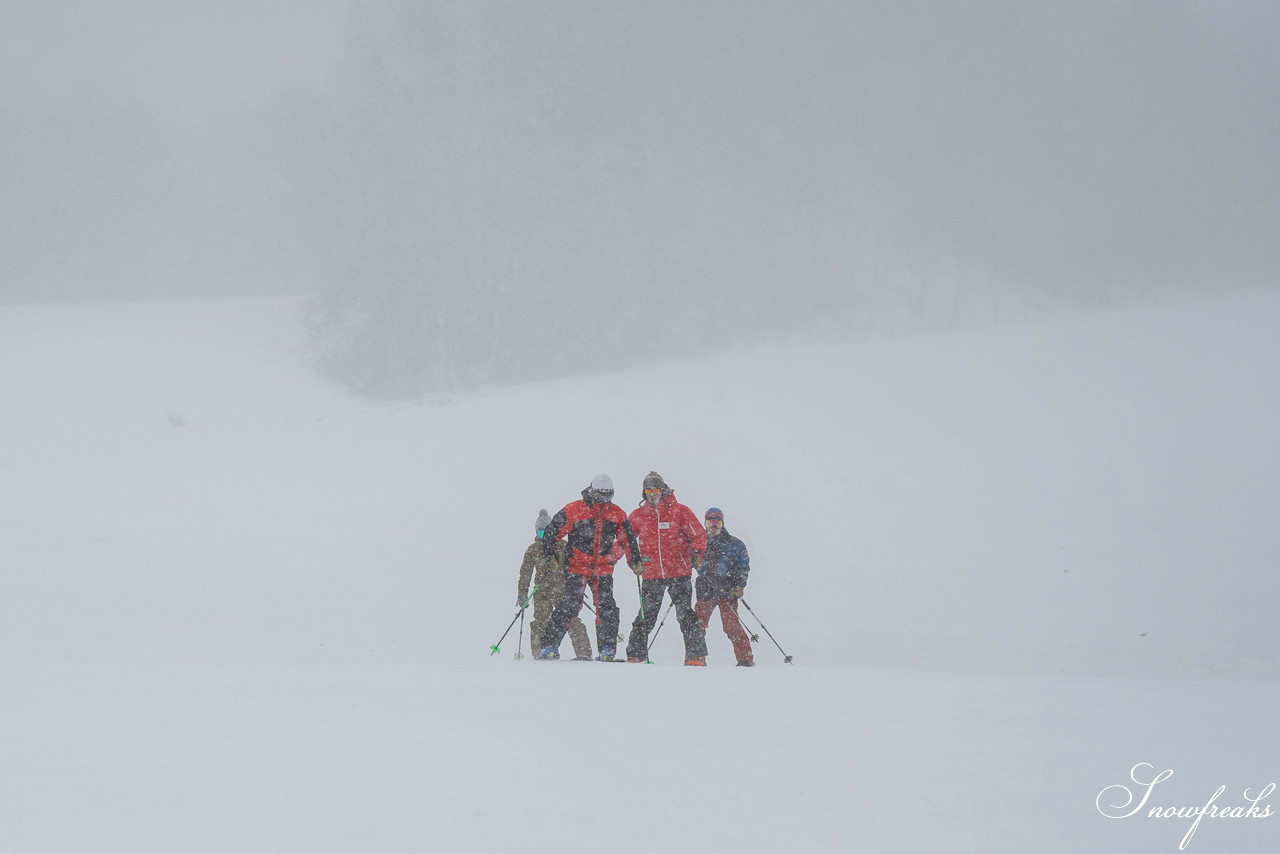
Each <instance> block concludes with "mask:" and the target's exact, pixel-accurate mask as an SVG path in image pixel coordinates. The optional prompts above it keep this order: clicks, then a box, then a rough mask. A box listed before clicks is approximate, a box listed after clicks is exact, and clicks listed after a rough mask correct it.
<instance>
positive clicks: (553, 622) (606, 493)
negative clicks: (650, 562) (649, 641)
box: [534, 474, 640, 661]
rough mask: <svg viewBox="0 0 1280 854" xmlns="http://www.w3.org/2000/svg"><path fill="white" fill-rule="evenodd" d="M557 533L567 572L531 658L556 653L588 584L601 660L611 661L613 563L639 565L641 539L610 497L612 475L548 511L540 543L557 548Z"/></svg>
mask: <svg viewBox="0 0 1280 854" xmlns="http://www.w3.org/2000/svg"><path fill="white" fill-rule="evenodd" d="M561 537H567V538H568V540H569V562H568V567H567V569H568V575H567V576H566V577H565V582H564V593H563V594H561V597H560V601H559V603H557V604H556V606H555V608H554V609H553V610H552V611H551V618H550V619H548V620H547V624H546V626H544V627H543V629H542V637H541V638H540V639H539V644H540V646H541V649H540V650H539V651H538V652H537V653H536V654H535V655H534V658H539V659H542V660H544V661H545V660H548V659H559V658H560V642H561V641H562V640H564V634H565V632H566V631H567V630H568V628H569V621H570V620H572V619H573V618H574V617H576V616H577V615H578V612H579V611H581V610H582V601H583V596H584V595H585V594H586V588H587V586H588V585H590V586H591V591H592V595H593V598H594V599H595V603H596V649H598V650H600V660H601V661H613V660H614V657H615V655H616V654H617V649H618V619H619V611H618V603H617V602H616V601H615V600H614V598H613V565H614V564H616V563H617V562H618V561H619V560H620V559H621V558H623V557H625V558H626V559H627V563H628V564H629V565H631V566H637V567H638V566H639V565H640V545H639V543H638V542H637V541H636V535H635V532H634V531H632V530H631V523H630V522H628V521H627V514H626V512H624V511H623V509H622V508H621V507H619V506H618V505H616V504H614V503H613V479H612V478H610V477H609V475H607V474H598V475H596V476H595V477H594V478H592V480H591V485H590V486H588V487H587V488H586V489H584V490H582V500H581V501H575V502H573V503H572V504H567V505H565V507H564V508H563V509H562V510H561V511H560V512H559V513H557V514H556V515H555V516H553V517H551V524H550V525H548V526H547V527H546V528H545V529H544V530H543V534H542V547H543V549H545V550H546V551H547V552H548V553H551V552H553V551H554V550H555V545H556V541H557V540H559V539H560V538H561Z"/></svg>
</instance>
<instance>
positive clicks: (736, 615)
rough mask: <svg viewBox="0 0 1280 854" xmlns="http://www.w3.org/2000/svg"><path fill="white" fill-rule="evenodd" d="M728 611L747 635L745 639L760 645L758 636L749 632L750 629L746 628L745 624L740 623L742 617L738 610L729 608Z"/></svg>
mask: <svg viewBox="0 0 1280 854" xmlns="http://www.w3.org/2000/svg"><path fill="white" fill-rule="evenodd" d="M729 610H731V611H733V618H734V619H735V620H737V621H738V625H739V626H741V627H742V630H743V631H744V632H746V633H747V637H749V638H751V642H752V643H760V636H759V635H758V634H756V633H755V632H753V631H751V629H749V628H747V624H746V623H744V622H742V615H741V614H739V613H738V609H737V608H730V609H729Z"/></svg>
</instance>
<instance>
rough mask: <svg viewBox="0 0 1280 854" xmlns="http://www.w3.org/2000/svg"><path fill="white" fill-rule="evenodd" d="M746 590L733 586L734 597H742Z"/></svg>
mask: <svg viewBox="0 0 1280 854" xmlns="http://www.w3.org/2000/svg"><path fill="white" fill-rule="evenodd" d="M744 592H745V591H744V590H743V589H742V588H741V587H735V588H733V598H734V599H741V598H742V594H743V593H744Z"/></svg>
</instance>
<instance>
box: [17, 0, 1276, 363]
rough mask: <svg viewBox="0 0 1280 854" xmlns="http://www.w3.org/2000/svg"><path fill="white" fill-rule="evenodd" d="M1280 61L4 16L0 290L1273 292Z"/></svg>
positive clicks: (1109, 42)
mask: <svg viewBox="0 0 1280 854" xmlns="http://www.w3.org/2000/svg"><path fill="white" fill-rule="evenodd" d="M1278 57H1280V5H1277V4H1274V3H1269V2H1226V3H1221V2H1207V0H1206V1H1205V2H1165V1H1164V0H1147V2H1103V0H1073V2H1061V3H1028V2H1020V0H975V2H960V3H956V2H950V1H949V0H903V2H895V3H881V2H834V1H833V0H822V1H821V2H818V1H817V0H814V2H804V3H780V2H759V1H758V0H732V2H729V0H704V2H697V3H691V2H678V3H677V2H649V3H637V2H612V0H602V1H601V2H547V3H513V2H421V3H412V2H407V0H386V1H385V2H377V3H355V4H352V5H351V6H350V7H348V5H347V4H345V3H342V2H339V0H324V2H302V0H296V2H294V1H293V0H273V2H249V1H248V0H237V2H234V3H232V2H216V3H214V2H187V3H166V2H160V0H156V2H142V0H131V2H122V3H113V4H98V3H91V2H88V0H78V2H70V0H49V2H34V0H32V1H31V2H28V0H21V2H19V1H18V0H5V2H4V3H3V4H2V5H0V62H2V63H3V64H2V65H0V72H3V75H2V77H3V82H0V120H2V121H0V156H2V157H3V160H2V161H0V163H2V167H0V168H2V170H3V171H2V172H0V198H3V202H0V205H2V207H0V249H2V250H3V252H4V255H5V259H4V260H5V262H6V263H4V265H3V269H2V270H0V301H8V302H15V301H16V302H38V301H42V300H45V299H99V298H130V297H156V296H183V295H201V296H208V295H219V294H243V293H273V294H275V293H298V294H309V293H317V292H327V293H330V294H332V293H334V292H335V289H337V290H338V291H341V290H342V289H343V288H348V289H351V288H358V289H359V288H366V287H372V288H375V289H376V288H377V287H379V286H383V287H384V288H385V287H391V288H392V289H395V288H403V287H406V282H415V281H416V282H424V281H427V280H430V284H429V285H423V286H422V287H421V288H419V290H418V293H417V295H416V296H414V297H413V298H412V299H413V300H416V301H417V302H419V303H421V304H422V305H423V306H437V307H439V306H445V305H448V304H451V303H452V304H455V305H456V304H460V303H471V304H473V305H478V306H481V307H488V308H492V309H493V311H495V312H497V311H501V310H503V309H502V307H503V306H511V305H518V306H520V309H521V310H522V311H534V310H535V308H536V307H537V306H538V305H539V303H538V298H537V296H536V295H538V294H547V293H549V292H557V293H558V292H560V289H565V292H566V293H567V292H569V291H572V290H574V289H576V293H577V295H578V297H577V299H578V301H579V302H582V303H584V304H589V305H587V307H586V308H584V309H583V310H584V311H586V312H587V313H588V314H590V313H591V312H606V311H608V310H609V306H610V304H611V300H613V299H617V298H623V297H624V296H625V295H626V294H628V293H634V292H636V291H637V290H639V289H646V290H648V291H649V292H650V293H653V294H657V295H661V296H662V297H664V298H675V297H676V296H678V295H679V294H680V293H682V292H684V291H685V290H686V289H688V288H691V287H692V288H696V289H699V290H701V291H703V292H705V293H706V294H708V295H710V296H714V297H715V298H716V299H715V300H714V302H715V303H716V304H718V305H726V304H727V305H729V306H731V307H732V309H731V310H732V311H736V312H738V313H739V314H740V315H741V316H742V319H743V321H744V322H749V323H757V322H758V321H761V318H760V317H759V315H760V314H761V313H764V314H767V315H769V318H777V317H782V318H784V319H786V320H788V322H792V323H805V322H808V321H810V320H813V321H815V322H816V320H820V319H825V320H830V318H831V317H837V316H838V317H841V318H844V319H845V320H847V321H849V322H850V323H853V322H855V320H856V317H855V316H857V315H858V314H859V312H861V313H862V315H867V314H868V313H872V312H874V311H878V310H885V306H889V307H891V308H892V307H894V306H897V309H895V310H901V306H902V305H903V304H904V303H908V304H915V305H918V306H919V307H920V309H921V310H923V311H935V312H936V311H939V310H942V311H951V310H952V309H953V308H954V307H955V306H958V305H959V304H960V303H963V302H965V301H966V300H969V301H970V302H972V301H974V300H977V299H978V298H979V297H980V296H981V294H983V293H995V292H996V291H997V290H999V291H1000V292H1001V293H1005V294H1007V293H1009V292H1014V293H1017V294H1020V295H1021V296H1022V297H1023V298H1025V299H1027V300H1029V301H1031V302H1035V301H1037V300H1041V301H1043V300H1050V301H1051V300H1054V299H1060V298H1063V296H1064V295H1066V296H1070V295H1072V294H1075V295H1085V296H1086V297H1087V298H1089V299H1095V298H1096V299H1103V298H1105V295H1106V294H1108V293H1114V292H1123V291H1126V290H1128V291H1132V292H1135V293H1137V292H1147V291H1154V292H1162V291H1166V290H1179V289H1188V288H1194V289H1212V288H1221V287H1235V286H1242V285H1260V284H1262V285H1269V284H1274V282H1275V270H1276V264H1277V260H1280V259H1278V257H1277V255H1278V253H1280V250H1278V249H1277V247H1278V246H1280V240H1277V239H1276V236H1277V225H1278V224H1280V166H1278V165H1277V163H1278V158H1277V157H1276V153H1277V152H1280V109H1278V108H1280V96H1277V93H1278V92H1280V59H1278ZM344 283H345V284H344ZM602 283H604V284H602ZM408 287H410V289H411V290H412V289H414V288H418V287H419V286H418V285H408ZM904 288H905V289H906V291H909V293H907V295H906V296H902V294H903V293H904V290H903V289H904ZM890 291H892V292H893V293H892V294H890ZM780 294H785V295H786V298H785V299H783V298H781V297H780ZM712 302H713V301H712V300H708V302H707V304H711V303H712ZM939 306H943V308H942V309H939V308H938V307H939ZM948 306H950V307H948ZM423 310H424V311H426V310H427V309H426V308H424V309H423ZM432 310H433V311H434V309H432ZM956 310H958V309H956ZM469 311H470V313H471V314H475V311H474V310H469ZM638 311H640V312H641V313H642V314H643V313H644V311H645V309H638ZM456 312H459V313H456V314H455V316H453V318H452V320H450V321H449V326H450V327H451V328H456V327H459V326H466V325H467V323H470V322H472V320H474V318H472V319H471V320H469V319H468V318H467V317H464V316H463V315H464V314H466V312H463V311H462V309H456ZM436 313H437V314H439V315H440V316H446V315H447V312H445V313H444V314H441V313H440V312H436ZM485 317H486V318H487V317H488V315H486V316H485ZM475 322H476V323H479V322H480V320H476V321H475ZM637 322H639V321H637ZM644 322H648V323H678V322H679V321H678V320H671V319H670V318H664V317H662V315H661V314H660V313H659V314H657V315H654V316H651V317H648V318H647V319H645V320H644ZM571 325H572V324H569V326H571ZM473 332H474V330H473ZM697 334H699V332H698V330H696V329H694V328H692V327H690V328H689V329H685V330H684V331H682V332H678V333H677V332H672V333H671V336H672V338H673V340H677V339H681V338H690V337H693V336H695V335H697ZM424 358H426V357H425V356H424Z"/></svg>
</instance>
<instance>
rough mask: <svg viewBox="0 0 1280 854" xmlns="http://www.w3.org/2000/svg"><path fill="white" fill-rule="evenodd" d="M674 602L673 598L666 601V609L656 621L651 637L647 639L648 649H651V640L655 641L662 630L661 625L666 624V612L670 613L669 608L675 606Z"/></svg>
mask: <svg viewBox="0 0 1280 854" xmlns="http://www.w3.org/2000/svg"><path fill="white" fill-rule="evenodd" d="M658 604H659V605H661V604H662V603H661V602H659V603H658ZM675 604H676V603H675V600H674V599H673V600H672V601H670V602H668V603H667V610H666V613H664V614H663V615H662V619H661V620H660V621H659V622H658V628H657V629H655V630H654V633H653V637H651V638H650V639H649V649H650V650H652V649H653V642H654V641H656V640H657V639H658V632H661V631H662V627H663V626H665V625H666V624H667V614H670V613H671V609H672V608H673V607H674V606H675Z"/></svg>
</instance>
